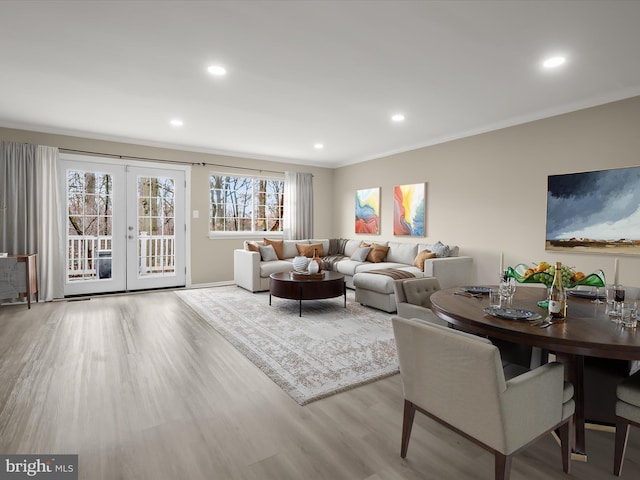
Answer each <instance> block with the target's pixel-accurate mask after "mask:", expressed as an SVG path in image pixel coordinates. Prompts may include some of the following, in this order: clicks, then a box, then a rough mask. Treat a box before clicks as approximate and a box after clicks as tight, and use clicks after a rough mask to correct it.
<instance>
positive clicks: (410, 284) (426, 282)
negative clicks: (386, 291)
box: [393, 277, 448, 326]
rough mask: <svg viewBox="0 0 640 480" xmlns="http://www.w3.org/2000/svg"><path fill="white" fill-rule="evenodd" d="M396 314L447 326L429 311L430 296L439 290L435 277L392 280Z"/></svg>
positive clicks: (438, 283)
mask: <svg viewBox="0 0 640 480" xmlns="http://www.w3.org/2000/svg"><path fill="white" fill-rule="evenodd" d="M393 290H394V293H395V295H396V308H397V314H398V316H399V317H402V318H419V319H421V320H426V321H427V322H432V323H437V324H438V325H442V326H448V324H447V322H445V321H444V320H442V319H441V318H440V317H438V316H437V315H435V314H434V313H433V312H432V311H431V300H430V299H431V294H432V293H434V292H437V291H438V290H440V282H438V279H437V278H436V277H422V278H401V279H398V280H394V282H393Z"/></svg>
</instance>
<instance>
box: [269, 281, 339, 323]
mask: <svg viewBox="0 0 640 480" xmlns="http://www.w3.org/2000/svg"><path fill="white" fill-rule="evenodd" d="M322 273H323V275H322V278H321V279H310V278H303V279H298V278H293V277H292V276H291V272H281V273H272V274H271V275H269V305H271V296H272V295H273V296H274V297H278V298H287V299H289V300H298V302H299V305H300V308H299V315H300V316H302V300H324V299H326V298H334V297H339V296H340V295H344V307H345V308H347V284H346V283H345V281H344V275H343V274H342V273H338V272H331V271H324V272H322Z"/></svg>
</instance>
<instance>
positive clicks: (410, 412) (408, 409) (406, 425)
mask: <svg viewBox="0 0 640 480" xmlns="http://www.w3.org/2000/svg"><path fill="white" fill-rule="evenodd" d="M415 416H416V406H415V405H414V404H413V403H411V402H410V401H409V400H406V399H405V401H404V417H403V419H402V446H401V447H400V456H401V457H402V458H405V457H406V456H407V449H408V448H409V438H410V437H411V427H413V419H414V417H415Z"/></svg>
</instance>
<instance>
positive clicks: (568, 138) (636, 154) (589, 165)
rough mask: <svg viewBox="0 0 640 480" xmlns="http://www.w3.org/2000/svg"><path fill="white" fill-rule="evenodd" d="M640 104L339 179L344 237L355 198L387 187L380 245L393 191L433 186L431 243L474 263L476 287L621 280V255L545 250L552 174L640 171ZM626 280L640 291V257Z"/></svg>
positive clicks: (409, 157)
mask: <svg viewBox="0 0 640 480" xmlns="http://www.w3.org/2000/svg"><path fill="white" fill-rule="evenodd" d="M639 126H640V97H636V98H632V99H629V100H625V101H620V102H615V103H610V104H607V105H603V106H600V107H595V108H590V109H586V110H581V111H579V112H575V113H571V114H566V115H561V116H557V117H553V118H549V119H545V120H540V121H536V122H531V123H528V124H523V125H519V126H516V127H511V128H506V129H502V130H497V131H493V132H489V133H486V134H482V135H477V136H474V137H468V138H465V139H461V140H455V141H451V142H448V143H444V144H440V145H435V146H431V147H426V148H421V149H418V150H413V151H410V152H405V153H401V154H397V155H392V156H389V157H385V158H380V159H376V160H371V161H368V162H365V163H360V164H356V165H352V166H347V167H342V168H340V169H338V170H337V171H336V175H335V183H334V195H335V200H334V202H335V204H336V205H343V207H342V208H340V209H337V210H336V218H335V224H334V227H335V228H334V230H335V233H336V235H337V236H341V237H348V238H353V237H354V236H355V234H354V216H355V191H356V190H357V189H362V188H371V187H382V190H381V229H382V231H381V234H380V236H379V237H372V236H364V235H363V236H362V237H363V238H374V239H375V238H378V239H380V240H392V239H395V240H397V241H408V240H410V239H408V238H406V237H394V236H393V225H392V222H393V210H392V206H393V187H394V185H401V184H406V183H418V182H423V181H424V182H426V183H427V187H426V203H427V205H426V222H425V227H426V239H425V240H426V241H428V242H435V241H437V240H441V241H442V242H443V243H448V244H457V245H459V246H460V253H461V254H462V255H470V256H472V257H473V258H474V264H475V267H474V272H475V277H474V278H473V279H472V281H473V282H478V283H489V282H491V283H495V282H496V279H497V275H498V270H499V256H500V252H501V251H504V255H505V264H506V265H512V266H513V265H515V264H518V263H531V262H539V261H542V260H547V261H549V262H555V261H561V262H562V263H566V264H569V265H571V266H575V267H576V268H577V269H578V270H582V271H584V272H585V273H587V274H588V273H590V272H592V271H594V270H595V269H598V268H602V269H603V270H604V271H605V274H606V276H607V278H608V279H609V280H611V279H613V264H614V258H615V257H614V256H608V255H597V254H571V253H564V252H562V253H559V252H550V251H549V252H547V251H545V232H546V192H547V176H548V175H554V174H562V173H575V172H582V171H590V170H603V169H611V168H620V167H628V166H638V165H640V130H639ZM619 258H620V281H621V282H622V283H623V284H628V285H640V268H639V267H640V258H639V257H636V256H619Z"/></svg>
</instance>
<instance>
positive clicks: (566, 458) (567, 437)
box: [558, 415, 573, 473]
mask: <svg viewBox="0 0 640 480" xmlns="http://www.w3.org/2000/svg"><path fill="white" fill-rule="evenodd" d="M571 432H573V415H571V417H569V421H568V422H566V423H565V424H564V425H562V426H561V427H560V428H559V429H558V436H559V437H560V447H561V448H560V450H561V451H562V470H563V471H564V473H571Z"/></svg>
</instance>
